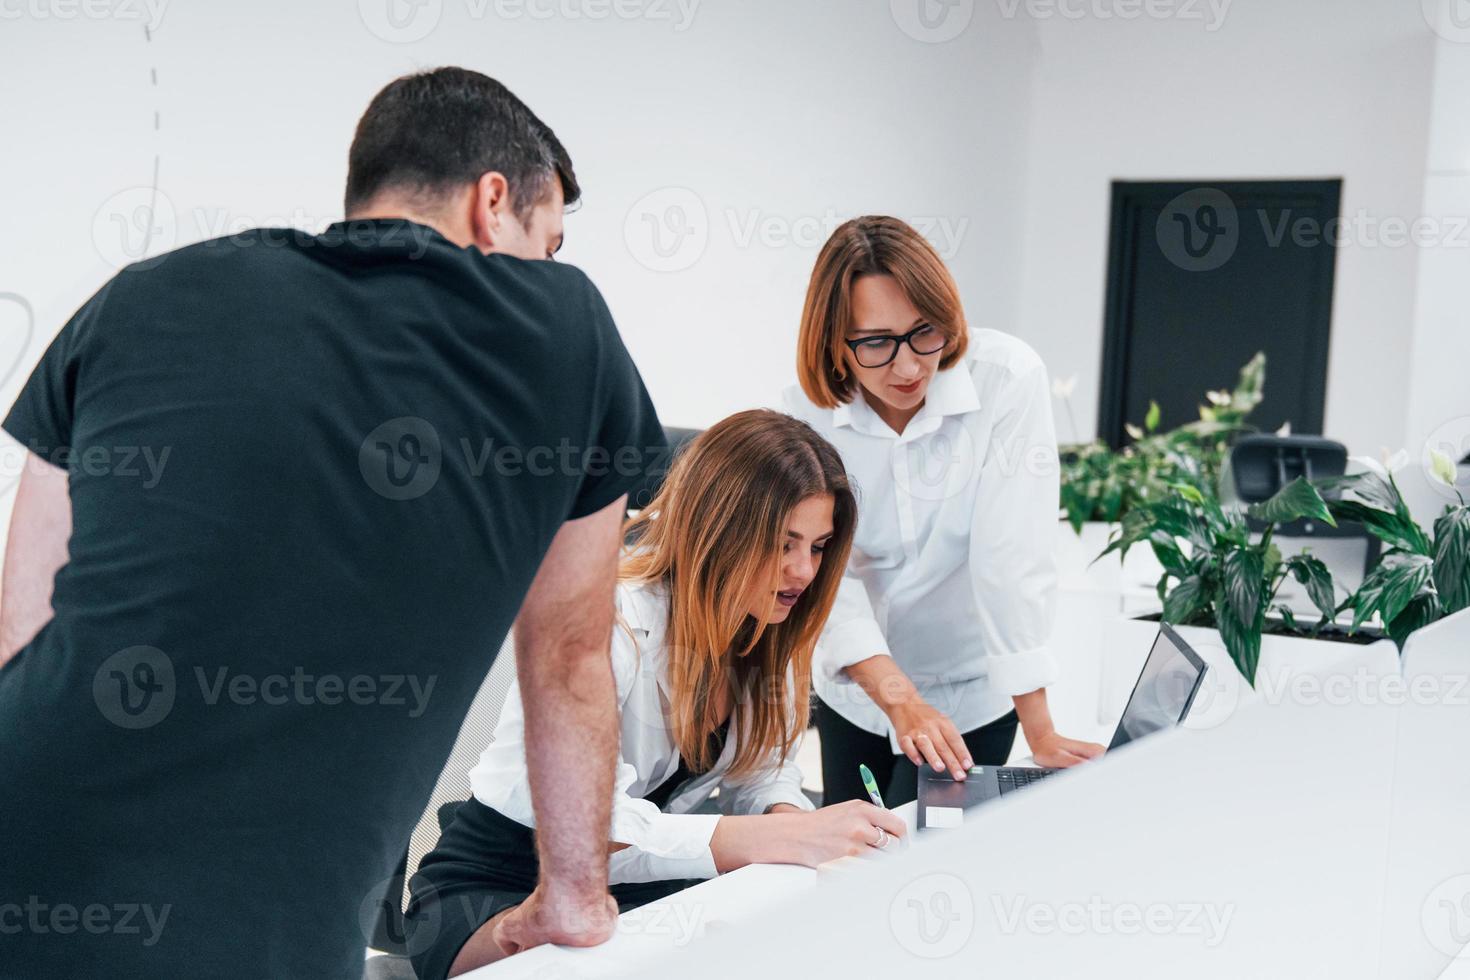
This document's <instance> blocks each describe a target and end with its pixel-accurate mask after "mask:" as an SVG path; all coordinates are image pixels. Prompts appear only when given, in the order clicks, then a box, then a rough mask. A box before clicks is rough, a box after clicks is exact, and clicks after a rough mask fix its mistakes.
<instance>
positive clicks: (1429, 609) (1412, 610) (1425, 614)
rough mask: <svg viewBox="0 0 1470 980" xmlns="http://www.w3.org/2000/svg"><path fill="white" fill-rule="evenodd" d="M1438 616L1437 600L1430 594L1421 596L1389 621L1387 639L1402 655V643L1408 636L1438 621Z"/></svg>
mask: <svg viewBox="0 0 1470 980" xmlns="http://www.w3.org/2000/svg"><path fill="white" fill-rule="evenodd" d="M1440 614H1441V609H1440V604H1439V598H1438V597H1437V596H1435V595H1433V594H1432V593H1431V594H1426V595H1421V596H1419V597H1418V598H1416V599H1414V600H1413V601H1412V602H1410V603H1409V604H1408V605H1406V606H1404V608H1403V609H1402V610H1401V611H1400V612H1399V614H1398V615H1397V616H1395V617H1394V618H1393V619H1392V620H1390V621H1389V623H1388V636H1389V639H1391V640H1393V642H1394V643H1395V644H1396V645H1397V646H1398V648H1399V652H1400V653H1403V651H1404V641H1405V640H1407V639H1408V638H1409V634H1410V633H1412V632H1414V631H1415V630H1416V629H1419V628H1420V627H1422V626H1428V625H1429V624H1430V623H1432V622H1434V621H1435V620H1437V619H1439V618H1440Z"/></svg>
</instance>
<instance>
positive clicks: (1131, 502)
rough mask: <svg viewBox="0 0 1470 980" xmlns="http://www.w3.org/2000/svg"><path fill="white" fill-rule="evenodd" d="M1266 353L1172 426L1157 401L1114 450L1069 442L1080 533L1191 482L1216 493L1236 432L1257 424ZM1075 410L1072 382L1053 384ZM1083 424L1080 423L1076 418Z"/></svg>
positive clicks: (1068, 505)
mask: <svg viewBox="0 0 1470 980" xmlns="http://www.w3.org/2000/svg"><path fill="white" fill-rule="evenodd" d="M1265 382H1266V355H1265V354H1264V353H1259V352H1258V353H1257V354H1256V355H1255V356H1254V357H1252V358H1251V359H1250V361H1249V362H1247V363H1246V365H1245V366H1244V367H1242V368H1241V369H1240V376H1239V378H1238V379H1237V381H1236V384H1235V388H1234V389H1233V390H1229V391H1224V390H1222V391H1210V392H1206V393H1205V401H1206V404H1204V405H1201V406H1200V409H1199V418H1198V419H1197V420H1195V421H1193V422H1189V423H1187V424H1185V425H1181V426H1178V427H1177V428H1174V429H1170V430H1168V431H1165V432H1160V431H1159V424H1160V422H1161V421H1162V418H1161V415H1162V413H1161V412H1160V410H1159V405H1158V403H1157V402H1152V401H1151V402H1149V407H1148V412H1147V413H1146V414H1145V415H1144V419H1143V424H1142V426H1137V425H1133V424H1132V423H1129V424H1128V425H1127V426H1126V427H1125V428H1126V430H1127V432H1128V435H1129V437H1130V438H1131V439H1132V440H1133V442H1132V443H1131V444H1130V445H1128V446H1125V447H1124V448H1123V449H1120V450H1117V451H1114V450H1112V449H1109V448H1108V446H1107V445H1106V444H1104V443H1102V442H1100V441H1094V442H1090V443H1086V444H1081V445H1076V444H1073V445H1066V446H1063V447H1062V451H1061V463H1062V471H1061V476H1062V509H1063V510H1064V511H1065V512H1066V515H1067V522H1068V523H1069V524H1071V525H1072V529H1073V530H1074V531H1076V532H1077V533H1078V534H1079V535H1080V534H1082V529H1083V526H1084V525H1085V524H1087V523H1089V522H1094V521H1097V522H1103V523H1109V524H1112V523H1116V522H1118V521H1120V520H1122V519H1123V516H1124V515H1125V514H1127V513H1128V511H1130V510H1131V509H1132V508H1133V507H1135V506H1137V505H1140V504H1145V503H1148V502H1150V501H1155V500H1160V499H1163V498H1164V497H1166V496H1167V495H1168V488H1169V487H1170V486H1171V485H1174V484H1178V483H1187V484H1189V485H1191V486H1193V487H1195V488H1196V489H1198V490H1199V491H1200V492H1201V493H1206V494H1214V493H1215V492H1216V487H1217V485H1218V483H1219V479H1220V471H1221V469H1222V468H1223V466H1224V462H1225V457H1226V455H1227V454H1228V453H1229V451H1230V442H1231V440H1232V439H1233V438H1234V437H1235V436H1236V435H1237V434H1238V433H1240V432H1243V431H1247V430H1249V429H1250V428H1251V426H1250V425H1249V424H1248V422H1247V419H1248V418H1249V416H1250V414H1251V412H1252V411H1254V410H1255V408H1256V406H1257V405H1259V404H1260V403H1261V399H1262V397H1263V395H1262V391H1263V389H1264V387H1265ZM1053 387H1054V391H1055V392H1056V394H1057V396H1058V397H1059V398H1061V399H1062V400H1063V402H1064V404H1065V405H1066V408H1067V413H1068V417H1069V418H1070V417H1071V401H1070V399H1071V391H1072V388H1071V383H1070V382H1058V383H1057V384H1056V385H1054V386H1053ZM1074 428H1075V423H1074Z"/></svg>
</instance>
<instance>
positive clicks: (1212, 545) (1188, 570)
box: [1098, 478, 1391, 687]
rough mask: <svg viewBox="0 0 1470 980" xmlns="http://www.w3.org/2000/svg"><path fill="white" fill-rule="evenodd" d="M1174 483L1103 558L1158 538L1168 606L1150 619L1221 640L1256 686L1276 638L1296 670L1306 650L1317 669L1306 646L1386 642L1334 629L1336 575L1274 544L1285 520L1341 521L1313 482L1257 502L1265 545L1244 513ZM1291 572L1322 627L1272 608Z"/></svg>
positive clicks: (1126, 526)
mask: <svg viewBox="0 0 1470 980" xmlns="http://www.w3.org/2000/svg"><path fill="white" fill-rule="evenodd" d="M1170 489H1171V490H1172V494H1171V495H1170V496H1169V497H1166V498H1164V499H1162V500H1158V501H1154V502H1150V503H1147V504H1143V505H1141V506H1139V507H1136V508H1134V510H1133V511H1131V512H1130V513H1129V514H1127V515H1125V516H1124V519H1123V522H1122V527H1121V528H1120V531H1119V533H1118V535H1117V537H1116V538H1115V539H1114V540H1113V541H1112V542H1111V543H1110V544H1109V545H1108V547H1107V548H1106V549H1105V550H1104V551H1103V552H1102V554H1100V555H1099V556H1098V558H1099V559H1101V558H1102V557H1103V556H1105V555H1107V554H1110V553H1111V552H1113V551H1118V552H1121V553H1124V554H1126V553H1127V551H1128V549H1129V548H1131V547H1132V546H1134V545H1136V544H1139V543H1141V542H1147V543H1148V544H1149V546H1150V548H1151V549H1152V550H1153V553H1154V555H1155V556H1156V557H1157V558H1158V560H1159V563H1160V564H1161V565H1162V566H1163V568H1164V571H1163V574H1162V575H1161V576H1160V577H1159V580H1158V585H1157V593H1158V597H1159V599H1160V600H1161V601H1162V603H1163V609H1162V612H1161V613H1160V614H1158V616H1151V617H1144V619H1145V620H1151V619H1155V618H1158V619H1162V620H1163V621H1164V622H1167V623H1170V624H1171V625H1174V626H1176V627H1179V628H1181V632H1183V633H1184V634H1185V635H1186V637H1187V638H1189V637H1191V630H1193V631H1194V633H1193V636H1194V637H1195V638H1196V639H1200V640H1201V641H1202V642H1212V641H1215V640H1217V641H1218V643H1219V645H1220V646H1223V648H1224V650H1225V652H1226V653H1227V654H1228V655H1229V658H1230V661H1231V662H1232V663H1234V665H1235V667H1236V668H1237V669H1238V670H1239V672H1240V674H1241V676H1242V677H1244V678H1245V680H1246V682H1247V683H1249V684H1250V685H1251V686H1252V687H1254V686H1255V682H1256V677H1257V673H1258V670H1259V668H1260V665H1261V663H1262V658H1263V642H1264V641H1265V640H1266V639H1267V638H1272V639H1274V640H1275V641H1276V642H1273V643H1271V644H1270V645H1269V647H1268V648H1267V650H1266V652H1267V653H1269V654H1270V655H1271V657H1272V658H1274V659H1275V660H1276V667H1277V668H1289V667H1291V666H1292V665H1293V663H1295V662H1297V660H1298V658H1299V657H1301V656H1305V657H1306V661H1307V663H1308V664H1309V665H1314V664H1313V663H1312V662H1313V661H1314V659H1316V658H1314V655H1313V653H1312V652H1310V651H1308V650H1307V649H1306V647H1305V646H1304V644H1320V643H1342V642H1348V643H1363V642H1368V643H1371V642H1374V641H1375V640H1376V639H1377V638H1376V637H1375V636H1373V635H1372V634H1371V632H1363V631H1359V632H1357V633H1353V632H1352V631H1349V630H1346V629H1340V628H1338V627H1337V626H1336V625H1335V623H1334V620H1335V617H1336V614H1337V612H1338V610H1339V604H1338V601H1337V596H1336V592H1335V589H1334V585H1333V582H1332V575H1331V573H1330V572H1329V571H1328V570H1327V567H1326V566H1325V565H1323V564H1322V562H1321V561H1319V560H1318V559H1316V558H1314V557H1312V556H1311V555H1310V554H1298V555H1292V556H1290V557H1286V558H1283V557H1282V555H1281V552H1280V550H1279V549H1278V548H1277V547H1276V545H1275V544H1274V543H1273V542H1272V536H1273V533H1274V531H1275V527H1276V525H1278V524H1284V523H1287V522H1290V521H1294V520H1297V519H1300V518H1311V519H1314V520H1320V521H1324V522H1326V523H1328V524H1335V520H1334V517H1333V515H1332V513H1331V511H1330V509H1329V507H1328V505H1327V503H1326V501H1325V500H1324V499H1323V498H1322V496H1321V494H1320V493H1319V492H1318V491H1317V489H1316V488H1315V487H1313V486H1312V485H1311V484H1309V483H1307V482H1306V481H1305V480H1302V479H1300V478H1298V479H1296V480H1294V481H1292V482H1291V483H1289V484H1287V485H1286V486H1285V487H1283V488H1282V489H1281V490H1280V491H1279V492H1278V493H1277V494H1276V495H1275V496H1273V497H1271V498H1270V499H1269V500H1266V501H1263V502H1261V503H1259V504H1254V505H1252V506H1251V507H1250V508H1249V510H1248V513H1249V514H1250V516H1251V517H1254V518H1257V519H1258V520H1261V521H1263V522H1265V524H1266V527H1265V530H1264V531H1263V532H1262V534H1261V535H1260V538H1259V540H1256V541H1252V540H1251V534H1250V531H1249V530H1248V528H1247V526H1246V522H1245V516H1244V514H1241V513H1233V512H1232V513H1227V512H1226V511H1225V510H1224V509H1223V508H1221V506H1220V504H1219V502H1218V501H1217V500H1216V499H1215V498H1214V496H1212V495H1207V494H1205V493H1202V492H1201V491H1200V490H1199V489H1198V488H1197V487H1195V486H1193V485H1190V484H1185V483H1176V484H1173V485H1172V486H1171V487H1170ZM1288 576H1290V577H1293V578H1295V579H1296V580H1297V581H1298V582H1301V583H1302V585H1303V586H1304V587H1305V589H1306V592H1307V595H1308V596H1309V597H1310V598H1311V601H1312V604H1313V605H1314V606H1316V608H1317V610H1318V612H1319V613H1320V614H1321V617H1320V619H1319V620H1318V621H1317V622H1316V623H1315V624H1312V625H1307V626H1303V625H1301V624H1299V623H1298V622H1297V620H1296V617H1295V616H1294V615H1293V614H1292V612H1291V610H1290V609H1288V608H1287V607H1285V606H1283V605H1275V606H1274V608H1273V604H1275V601H1276V593H1277V591H1278V590H1279V589H1280V587H1281V584H1282V582H1284V581H1285V580H1286V578H1287V577H1288ZM1281 641H1291V642H1281ZM1385 646H1388V645H1387V644H1385ZM1390 649H1391V647H1390ZM1386 664H1387V661H1381V662H1380V666H1386Z"/></svg>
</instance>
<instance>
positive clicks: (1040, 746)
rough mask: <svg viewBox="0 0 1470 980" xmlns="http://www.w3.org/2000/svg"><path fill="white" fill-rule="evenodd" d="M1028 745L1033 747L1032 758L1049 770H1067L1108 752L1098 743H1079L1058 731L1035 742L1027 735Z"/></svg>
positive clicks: (1040, 737)
mask: <svg viewBox="0 0 1470 980" xmlns="http://www.w3.org/2000/svg"><path fill="white" fill-rule="evenodd" d="M1026 744H1027V745H1029V746H1030V747H1031V758H1033V759H1035V760H1036V764H1037V765H1038V766H1045V767H1047V768H1048V769H1066V768H1067V767H1069V766H1075V765H1077V763H1079V762H1086V761H1087V760H1088V759H1095V758H1097V757H1098V756H1100V755H1102V754H1103V752H1105V751H1106V750H1105V749H1104V748H1103V747H1102V746H1101V745H1099V744H1098V743H1096V742H1079V741H1078V740H1077V739H1075V738H1067V737H1066V736H1064V735H1060V734H1058V733H1057V732H1056V731H1052V732H1049V733H1047V734H1046V735H1042V736H1039V737H1038V738H1037V739H1036V740H1035V741H1032V739H1031V736H1030V735H1027V736H1026Z"/></svg>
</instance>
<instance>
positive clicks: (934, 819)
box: [924, 806, 965, 828]
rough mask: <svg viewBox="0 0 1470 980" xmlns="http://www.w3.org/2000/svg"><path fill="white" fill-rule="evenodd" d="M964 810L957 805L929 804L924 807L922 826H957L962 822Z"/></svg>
mask: <svg viewBox="0 0 1470 980" xmlns="http://www.w3.org/2000/svg"><path fill="white" fill-rule="evenodd" d="M964 820H965V811H964V810H961V809H960V808H959V807H957V806H930V807H925V808H924V826H925V827H926V828H927V827H958V826H959V825H960V824H962V823H964Z"/></svg>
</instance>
